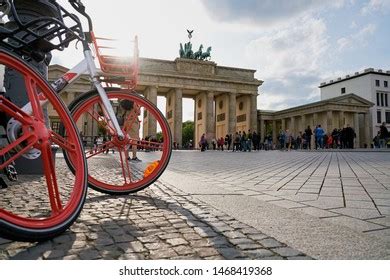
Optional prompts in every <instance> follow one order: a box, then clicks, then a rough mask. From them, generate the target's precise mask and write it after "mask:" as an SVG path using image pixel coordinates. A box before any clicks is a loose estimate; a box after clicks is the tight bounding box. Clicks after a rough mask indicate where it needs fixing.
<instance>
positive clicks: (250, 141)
mask: <svg viewBox="0 0 390 280" xmlns="http://www.w3.org/2000/svg"><path fill="white" fill-rule="evenodd" d="M252 136H253V135H252V132H251V130H250V129H249V130H248V136H247V137H248V140H247V141H246V148H247V150H248V152H250V151H252Z"/></svg>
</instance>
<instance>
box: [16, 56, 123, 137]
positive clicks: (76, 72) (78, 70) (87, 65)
mask: <svg viewBox="0 0 390 280" xmlns="http://www.w3.org/2000/svg"><path fill="white" fill-rule="evenodd" d="M84 74H88V75H89V76H90V77H91V79H92V83H93V85H94V87H95V88H96V90H97V91H98V93H99V96H100V98H101V100H102V104H103V113H104V114H105V115H106V118H107V121H108V122H109V125H108V127H112V128H114V129H115V134H116V135H117V136H118V138H119V139H120V140H122V139H124V137H125V136H124V134H123V132H122V129H121V128H120V126H119V123H118V120H117V118H116V115H115V113H114V109H113V108H112V105H111V103H110V101H109V99H108V97H107V94H106V91H105V90H104V88H103V86H102V85H101V83H100V81H99V76H100V75H99V72H98V70H97V68H96V65H95V61H94V58H93V56H92V51H91V50H90V49H86V50H84V59H83V60H82V61H81V62H79V63H78V64H77V65H76V66H74V67H73V68H72V69H70V70H69V71H68V72H66V73H65V74H64V75H63V76H62V77H60V78H58V79H57V80H55V81H54V82H52V83H51V86H52V88H53V89H54V91H55V92H56V93H57V94H59V95H61V93H62V92H63V91H64V90H65V89H66V88H67V87H68V86H69V85H71V84H72V83H73V82H75V81H76V80H77V79H78V78H79V77H80V76H81V75H84ZM39 100H40V104H41V106H45V105H46V104H47V102H48V101H47V99H46V97H45V96H44V95H43V94H40V96H39ZM22 110H23V111H24V112H25V113H26V114H28V115H32V107H31V104H30V103H27V104H26V105H24V106H23V108H22ZM110 124H111V125H110Z"/></svg>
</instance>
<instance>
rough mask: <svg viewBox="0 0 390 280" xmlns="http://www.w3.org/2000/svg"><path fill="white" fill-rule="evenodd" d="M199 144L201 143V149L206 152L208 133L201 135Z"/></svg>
mask: <svg viewBox="0 0 390 280" xmlns="http://www.w3.org/2000/svg"><path fill="white" fill-rule="evenodd" d="M199 145H200V151H201V152H204V151H205V150H206V135H205V134H204V133H203V134H202V136H201V137H200V141H199Z"/></svg>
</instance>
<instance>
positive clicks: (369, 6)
mask: <svg viewBox="0 0 390 280" xmlns="http://www.w3.org/2000/svg"><path fill="white" fill-rule="evenodd" d="M389 11H390V0H370V1H369V2H368V3H366V4H365V5H364V6H363V8H362V9H361V13H362V14H363V15H368V14H371V13H374V12H381V13H383V14H387V13H389Z"/></svg>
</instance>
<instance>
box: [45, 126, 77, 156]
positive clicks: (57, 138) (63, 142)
mask: <svg viewBox="0 0 390 280" xmlns="http://www.w3.org/2000/svg"><path fill="white" fill-rule="evenodd" d="M50 139H51V140H52V141H53V142H54V143H55V144H57V145H58V146H60V147H61V148H62V149H63V150H67V151H68V152H74V151H75V145H74V144H73V143H69V141H68V140H67V139H65V138H64V137H62V136H61V135H59V134H58V133H56V132H54V131H51V138H50Z"/></svg>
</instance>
